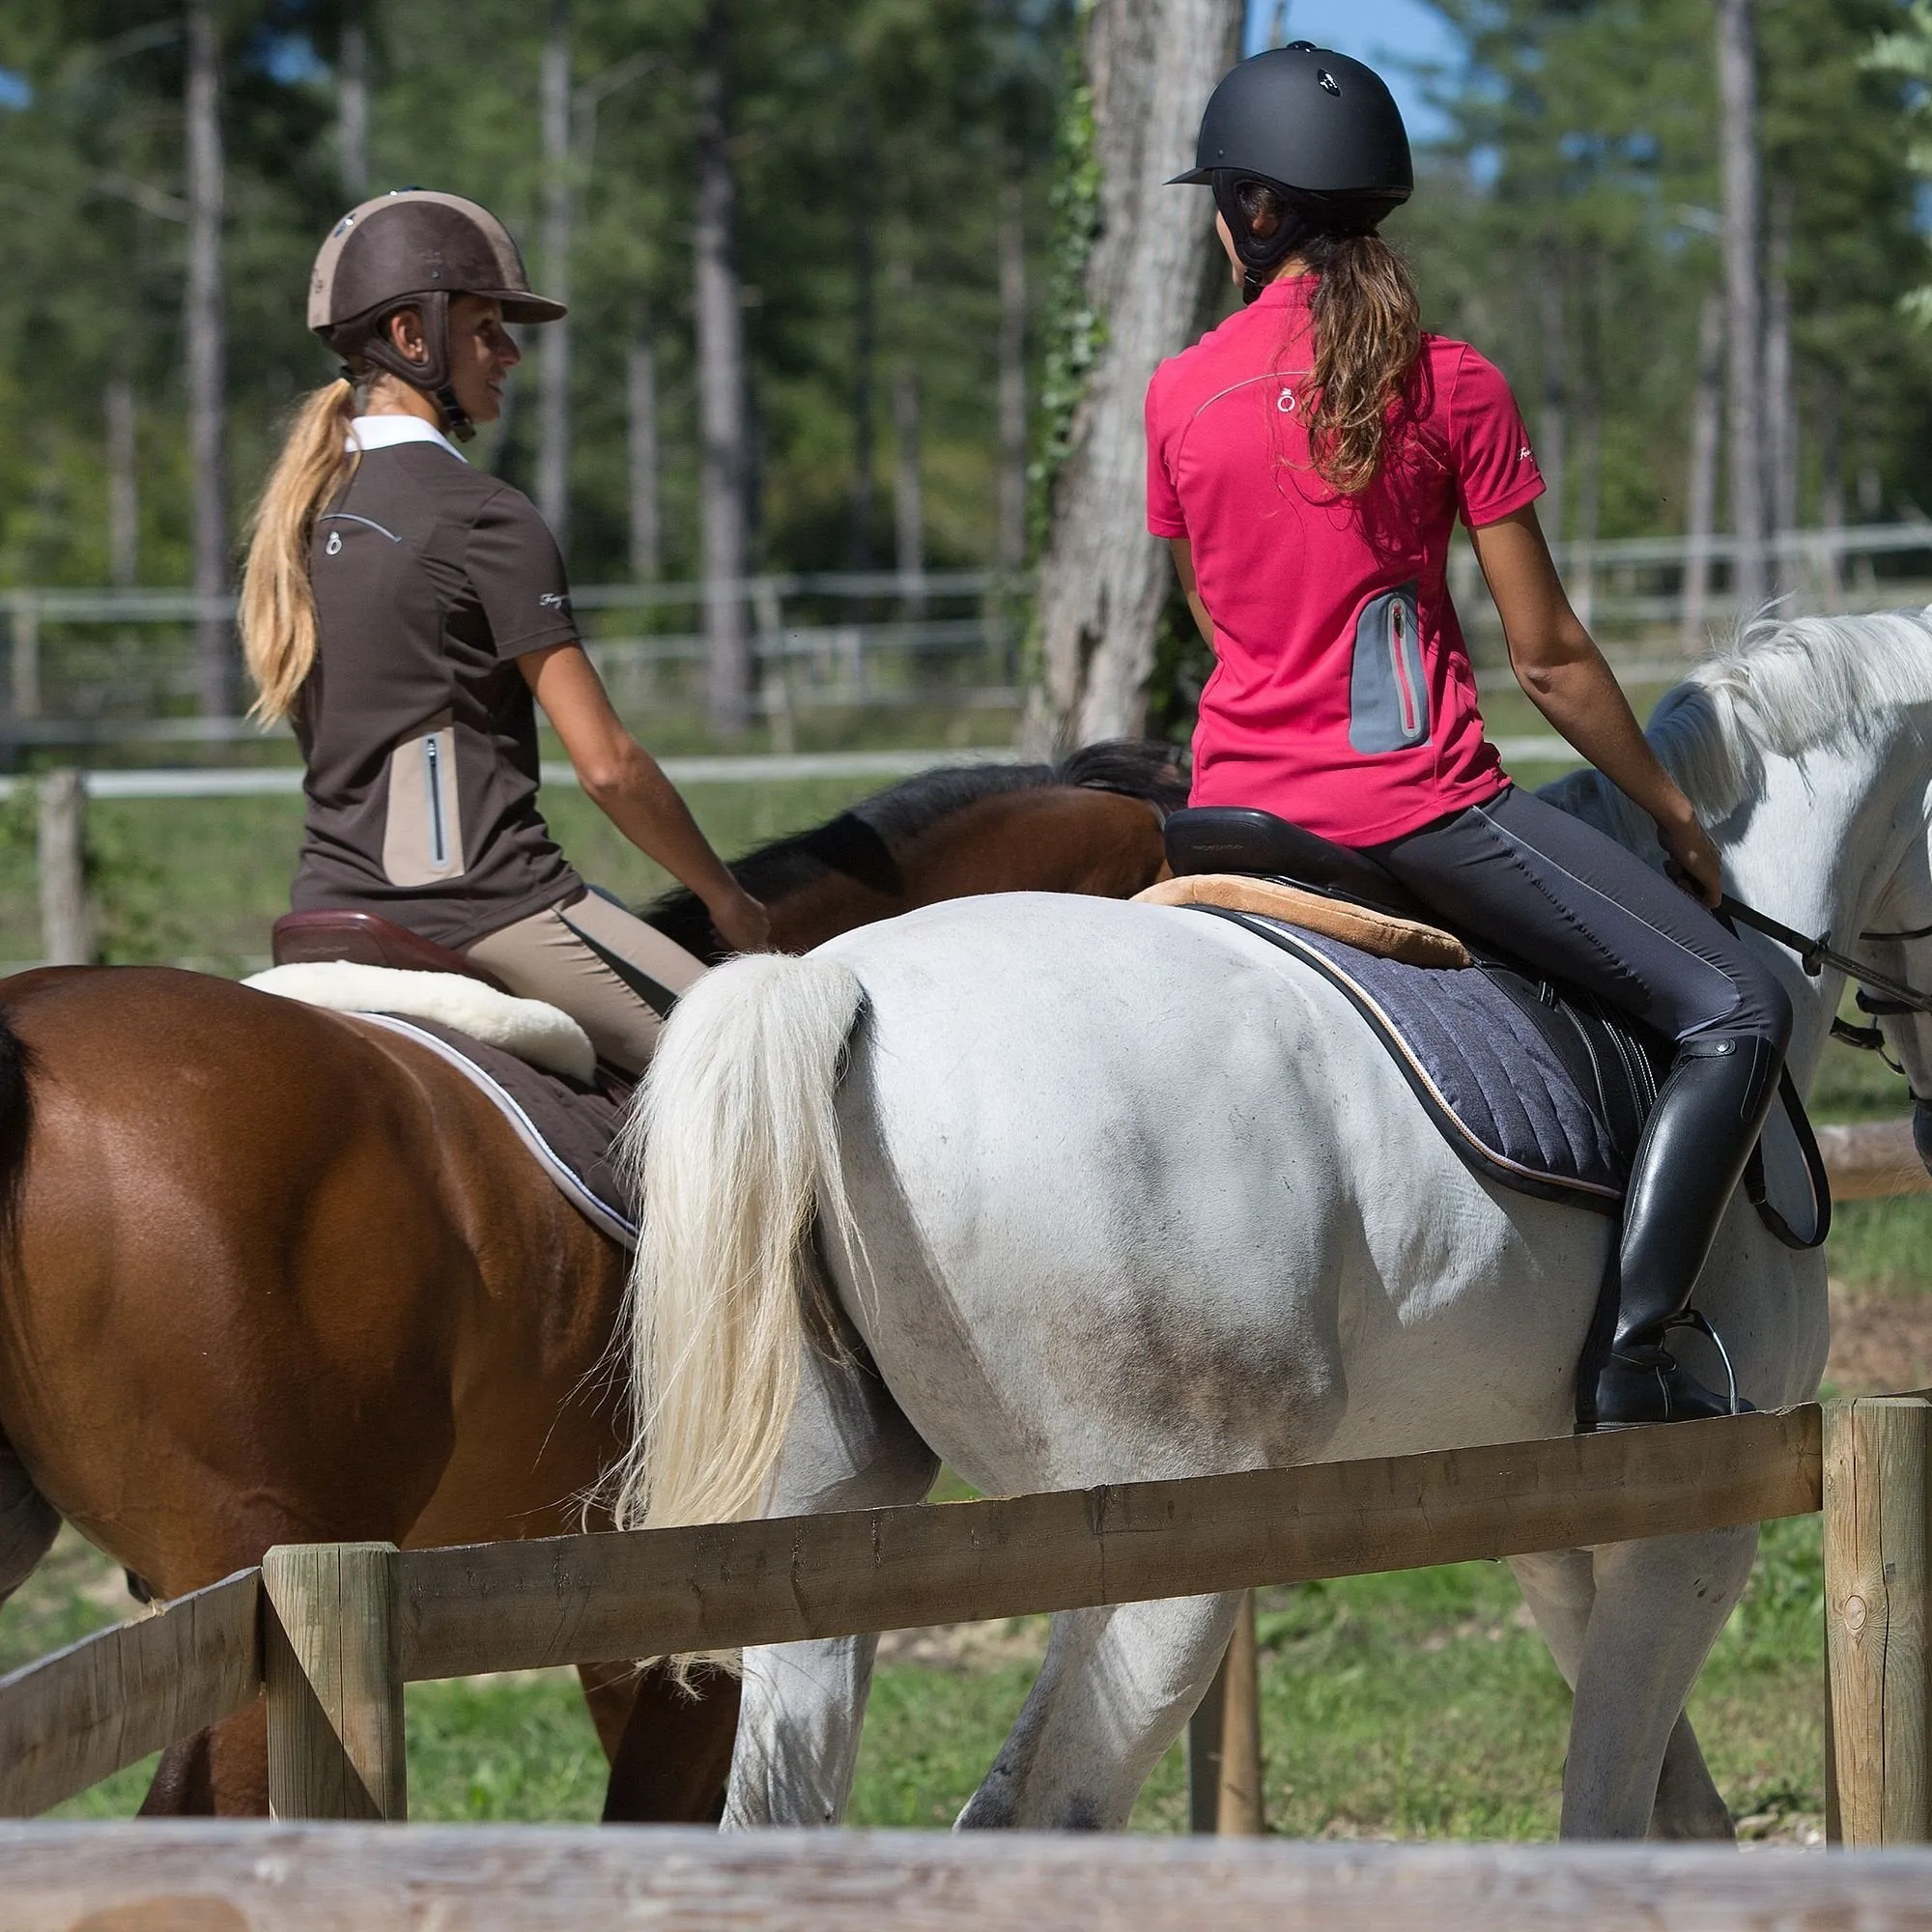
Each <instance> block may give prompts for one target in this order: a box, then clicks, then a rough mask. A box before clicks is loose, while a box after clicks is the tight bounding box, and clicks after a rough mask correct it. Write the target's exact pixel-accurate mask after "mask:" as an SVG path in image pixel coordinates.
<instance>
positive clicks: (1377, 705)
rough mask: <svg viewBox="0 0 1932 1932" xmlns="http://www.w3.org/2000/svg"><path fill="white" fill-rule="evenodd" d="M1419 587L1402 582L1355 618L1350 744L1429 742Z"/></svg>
mask: <svg viewBox="0 0 1932 1932" xmlns="http://www.w3.org/2000/svg"><path fill="white" fill-rule="evenodd" d="M1420 588H1421V586H1420V585H1419V584H1416V583H1404V584H1401V585H1399V586H1398V587H1397V588H1396V589H1394V590H1385V591H1383V592H1381V594H1380V595H1379V596H1376V597H1371V598H1370V599H1369V601H1368V602H1367V603H1366V604H1364V605H1363V606H1362V609H1361V613H1360V615H1359V616H1357V617H1356V619H1355V650H1354V659H1353V663H1352V665H1351V667H1350V676H1349V743H1350V746H1352V747H1353V748H1354V750H1356V751H1358V752H1369V753H1375V752H1402V751H1407V750H1408V749H1410V748H1411V747H1413V746H1416V745H1423V744H1427V743H1428V741H1429V685H1428V681H1427V679H1426V677H1425V675H1424V671H1423V665H1422V626H1421V616H1420V612H1419V611H1418V610H1417V608H1416V606H1417V597H1418V593H1419V591H1420Z"/></svg>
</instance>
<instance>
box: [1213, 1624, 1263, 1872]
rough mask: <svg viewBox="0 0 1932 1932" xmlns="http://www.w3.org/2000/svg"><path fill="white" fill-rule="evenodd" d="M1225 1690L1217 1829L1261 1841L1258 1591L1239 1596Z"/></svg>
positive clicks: (1229, 1643)
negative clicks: (1257, 1635) (1239, 1600)
mask: <svg viewBox="0 0 1932 1932" xmlns="http://www.w3.org/2000/svg"><path fill="white" fill-rule="evenodd" d="M1226 1668H1227V1686H1226V1690H1225V1693H1224V1695H1223V1698H1222V1703H1221V1791H1220V1803H1219V1804H1218V1805H1217V1806H1216V1809H1215V1815H1214V1829H1215V1831H1216V1832H1218V1833H1220V1834H1221V1836H1222V1837H1224V1838H1259V1837H1260V1836H1261V1835H1262V1833H1264V1831H1265V1830H1266V1829H1267V1825H1266V1821H1265V1817H1264V1812H1263V1809H1262V1673H1261V1646H1260V1644H1259V1643H1258V1642H1257V1640H1256V1634H1255V1593H1254V1592H1253V1591H1252V1590H1243V1591H1242V1592H1241V1607H1240V1610H1239V1612H1238V1614H1237V1615H1236V1618H1235V1634H1234V1635H1233V1636H1232V1637H1230V1638H1229V1639H1228V1662H1227V1666H1226Z"/></svg>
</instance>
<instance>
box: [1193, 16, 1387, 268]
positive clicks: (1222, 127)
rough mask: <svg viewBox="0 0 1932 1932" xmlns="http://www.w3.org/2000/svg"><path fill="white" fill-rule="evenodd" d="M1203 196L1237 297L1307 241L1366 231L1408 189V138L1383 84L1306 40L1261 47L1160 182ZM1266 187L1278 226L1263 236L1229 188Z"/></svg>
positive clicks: (1230, 80) (1224, 87) (1215, 98)
mask: <svg viewBox="0 0 1932 1932" xmlns="http://www.w3.org/2000/svg"><path fill="white" fill-rule="evenodd" d="M1183 182H1198V183H1204V184H1206V185H1208V186H1210V187H1212V188H1213V190H1214V204H1215V206H1216V207H1217V208H1218V209H1219V210H1220V211H1221V214H1222V217H1223V219H1225V220H1226V222H1227V224H1228V228H1229V232H1230V233H1231V234H1232V235H1233V236H1234V238H1235V252H1236V255H1238V256H1239V258H1240V262H1241V266H1242V268H1243V269H1244V270H1246V271H1247V273H1246V278H1245V285H1244V294H1245V296H1246V298H1247V299H1248V300H1249V301H1253V300H1254V298H1255V297H1256V296H1257V295H1259V294H1260V293H1261V290H1262V277H1263V276H1264V274H1265V273H1266V271H1267V270H1270V269H1273V268H1277V267H1279V266H1280V264H1281V263H1283V262H1285V261H1286V260H1287V259H1288V257H1289V256H1290V255H1292V254H1293V253H1294V252H1295V250H1296V249H1298V248H1300V247H1301V246H1302V245H1303V244H1304V243H1306V242H1307V241H1310V240H1311V239H1313V238H1314V237H1316V236H1319V235H1370V234H1373V233H1374V232H1375V230H1376V228H1377V226H1378V224H1379V223H1380V221H1381V220H1382V217H1383V216H1384V215H1386V214H1387V213H1389V211H1390V210H1391V209H1393V208H1398V207H1400V206H1401V205H1402V203H1404V202H1405V201H1406V200H1407V199H1408V197H1409V196H1410V195H1411V194H1412V193H1413V192H1414V191H1415V167H1414V163H1413V162H1412V161H1411V159H1410V157H1409V152H1408V132H1407V129H1406V128H1404V126H1403V124H1402V110H1401V109H1400V108H1399V107H1398V106H1397V105H1396V104H1395V97H1394V96H1393V95H1392V94H1390V93H1389V91H1388V84H1387V83H1386V82H1385V81H1384V80H1383V79H1382V77H1381V75H1380V74H1378V72H1377V71H1375V69H1374V68H1371V67H1364V66H1363V64H1362V63H1361V62H1360V61H1358V60H1351V59H1350V57H1349V56H1348V55H1347V54H1338V53H1336V52H1335V51H1334V49H1333V48H1331V47H1318V46H1316V45H1314V44H1313V43H1311V42H1308V41H1296V42H1295V43H1293V45H1292V46H1286V47H1271V48H1270V49H1269V50H1268V51H1267V52H1265V53H1259V54H1256V55H1254V56H1253V57H1252V58H1251V59H1248V60H1244V61H1242V62H1241V63H1240V65H1239V66H1238V67H1236V68H1234V69H1232V70H1231V71H1229V72H1228V73H1227V74H1226V75H1225V76H1224V77H1223V79H1222V81H1221V84H1220V86H1219V87H1217V88H1216V89H1215V90H1214V92H1213V94H1212V96H1211V97H1210V98H1209V99H1208V109H1207V112H1206V113H1205V114H1203V115H1202V117H1201V138H1200V141H1199V143H1198V144H1197V146H1196V149H1195V155H1194V167H1193V169H1192V170H1191V171H1190V172H1189V173H1187V174H1184V175H1176V176H1175V178H1174V181H1173V182H1171V183H1170V184H1169V185H1170V186H1174V185H1178V184H1179V183H1183ZM1246 182H1260V183H1261V184H1263V185H1264V186H1266V187H1271V188H1273V189H1274V190H1275V192H1276V193H1278V194H1279V195H1280V196H1281V197H1282V199H1283V200H1284V201H1285V202H1286V203H1287V204H1288V208H1289V219H1288V220H1286V221H1284V222H1283V223H1282V225H1281V226H1280V227H1279V228H1278V229H1277V230H1276V231H1275V232H1274V233H1273V234H1272V235H1268V236H1256V235H1253V234H1251V233H1250V232H1249V230H1248V225H1247V219H1246V216H1245V215H1244V214H1243V213H1242V210H1241V206H1240V202H1239V200H1238V198H1237V197H1238V193H1239V190H1240V188H1241V185H1243V184H1244V183H1246Z"/></svg>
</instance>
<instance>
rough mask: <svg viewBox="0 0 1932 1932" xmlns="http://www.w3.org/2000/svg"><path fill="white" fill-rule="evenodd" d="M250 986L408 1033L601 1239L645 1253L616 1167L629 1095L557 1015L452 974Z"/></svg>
mask: <svg viewBox="0 0 1932 1932" xmlns="http://www.w3.org/2000/svg"><path fill="white" fill-rule="evenodd" d="M245 983H246V984H248V985H250V986H253V987H255V988H256V989H257V990H258V991H260V992H265V993H276V994H279V995H280V996H281V997H282V998H284V999H290V1000H299V1001H301V1002H302V1003H303V1004H304V1005H307V1006H311V1007H327V1008H328V1009H330V1010H331V1011H334V1012H339V1013H347V1014H350V1015H353V1016H354V1017H355V1018H356V1019H358V1020H360V1021H362V1022H363V1023H364V1024H366V1025H369V1026H376V1027H382V1028H384V1029H385V1030H386V1031H388V1032H390V1033H397V1034H401V1035H403V1037H405V1038H408V1039H412V1040H414V1041H415V1042H416V1044H417V1045H419V1046H421V1047H423V1048H425V1049H426V1050H427V1051H429V1052H431V1053H434V1054H435V1055H436V1056H437V1057H438V1058H439V1059H440V1060H443V1061H445V1062H447V1063H448V1064H449V1065H451V1066H453V1067H454V1068H455V1069H456V1071H457V1072H459V1073H461V1074H462V1075H463V1076H464V1078H465V1079H467V1080H468V1081H469V1082H470V1084H471V1085H472V1086H474V1087H476V1088H478V1089H479V1090H480V1091H481V1092H482V1093H483V1094H486V1095H487V1096H488V1097H489V1099H490V1100H491V1102H492V1103H493V1104H494V1105H495V1106H496V1108H497V1111H498V1112H499V1113H500V1114H501V1115H502V1116H503V1118H504V1119H505V1120H506V1121H507V1122H509V1123H510V1126H511V1128H512V1129H513V1131H514V1132H515V1133H516V1136H517V1138H518V1139H519V1140H520V1141H522V1142H523V1144H524V1146H525V1147H526V1148H527V1149H528V1150H529V1151H530V1153H531V1155H532V1156H533V1157H534V1158H535V1160H536V1162H537V1164H538V1166H540V1167H541V1168H542V1169H543V1170H544V1172H545V1173H546V1174H547V1175H548V1176H549V1177H550V1179H552V1180H553V1181H554V1183H555V1184H556V1186H557V1187H558V1189H560V1190H561V1192H562V1193H563V1195H564V1197H565V1199H566V1200H568V1201H569V1202H570V1204H571V1205H572V1206H573V1207H574V1208H577V1209H578V1211H579V1212H580V1213H582V1215H583V1216H584V1218H585V1219H586V1220H588V1221H589V1222H590V1223H591V1225H592V1226H593V1227H595V1228H596V1229H598V1230H599V1231H600V1232H601V1233H603V1234H605V1235H608V1236H610V1237H611V1239H612V1240H613V1241H621V1242H622V1243H624V1245H625V1246H626V1247H633V1246H635V1245H636V1244H637V1238H638V1228H637V1222H636V1220H635V1218H634V1217H633V1215H632V1212H631V1208H630V1203H629V1200H628V1198H627V1196H626V1193H625V1190H624V1189H623V1187H622V1186H620V1185H619V1183H618V1180H617V1176H616V1172H615V1170H614V1168H613V1167H612V1165H611V1142H612V1140H613V1139H614V1138H615V1137H616V1132H617V1128H618V1126H619V1124H620V1123H621V1122H622V1120H623V1117H624V1107H625V1104H626V1102H627V1101H628V1099H629V1097H630V1095H629V1092H628V1090H627V1089H625V1088H622V1087H621V1086H615V1085H613V1083H612V1082H611V1080H610V1079H609V1078H608V1076H606V1077H604V1078H600V1076H599V1070H598V1066H597V1055H596V1052H595V1051H594V1049H593V1048H592V1046H591V1044H590V1037H589V1036H588V1035H587V1034H586V1033H585V1032H584V1031H583V1029H582V1027H581V1026H579V1025H578V1023H577V1022H576V1021H575V1020H574V1019H572V1018H571V1017H570V1015H569V1014H568V1013H566V1012H563V1011H562V1010H561V1009H558V1008H556V1007H553V1006H548V1005H546V1004H545V1003H544V1002H542V1001H540V1000H519V999H515V998H513V997H512V996H511V995H510V994H508V993H499V992H497V990H496V989H495V988H494V987H492V986H486V985H484V984H483V983H482V982H481V981H480V980H466V979H463V978H462V977H460V976H459V975H457V974H453V973H409V972H402V971H399V970H397V969H395V968H393V967H387V966H363V965H358V964H355V963H354V962H352V961H348V960H322V961H317V962H315V963H313V964H306V965H299V966H274V967H270V970H269V971H268V972H266V973H257V974H256V975H255V976H254V978H253V979H251V980H247V981H246V982H245Z"/></svg>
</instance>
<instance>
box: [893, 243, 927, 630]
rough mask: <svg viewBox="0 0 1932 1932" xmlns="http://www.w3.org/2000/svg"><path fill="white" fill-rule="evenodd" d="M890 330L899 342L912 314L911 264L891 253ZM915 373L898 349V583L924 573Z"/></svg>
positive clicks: (919, 612)
mask: <svg viewBox="0 0 1932 1932" xmlns="http://www.w3.org/2000/svg"><path fill="white" fill-rule="evenodd" d="M892 285H893V306H894V309H895V312H896V315H895V329H896V331H897V333H898V335H899V338H900V340H901V342H903V340H904V336H905V328H906V320H907V317H908V316H909V315H910V313H911V310H912V264H911V263H910V262H909V261H908V260H907V259H906V257H905V256H904V255H903V254H895V256H894V258H893V269H892ZM919 416H920V397H919V370H918V368H917V367H916V366H915V365H914V362H913V360H912V357H911V356H910V355H908V354H907V353H906V352H905V351H904V349H903V348H902V349H901V350H900V352H899V354H898V355H897V356H896V357H895V361H894V364H893V567H894V569H895V570H896V571H897V573H898V576H899V579H900V581H901V582H908V581H916V580H918V579H919V578H921V577H923V575H924V574H925V491H924V486H923V478H922V477H921V474H920V447H919V444H920V420H919ZM903 609H904V613H905V615H906V616H907V618H909V619H914V620H917V619H918V618H921V617H923V616H924V615H925V597H924V594H923V592H922V591H917V590H914V591H908V592H907V593H906V595H905V598H904V604H903Z"/></svg>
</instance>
